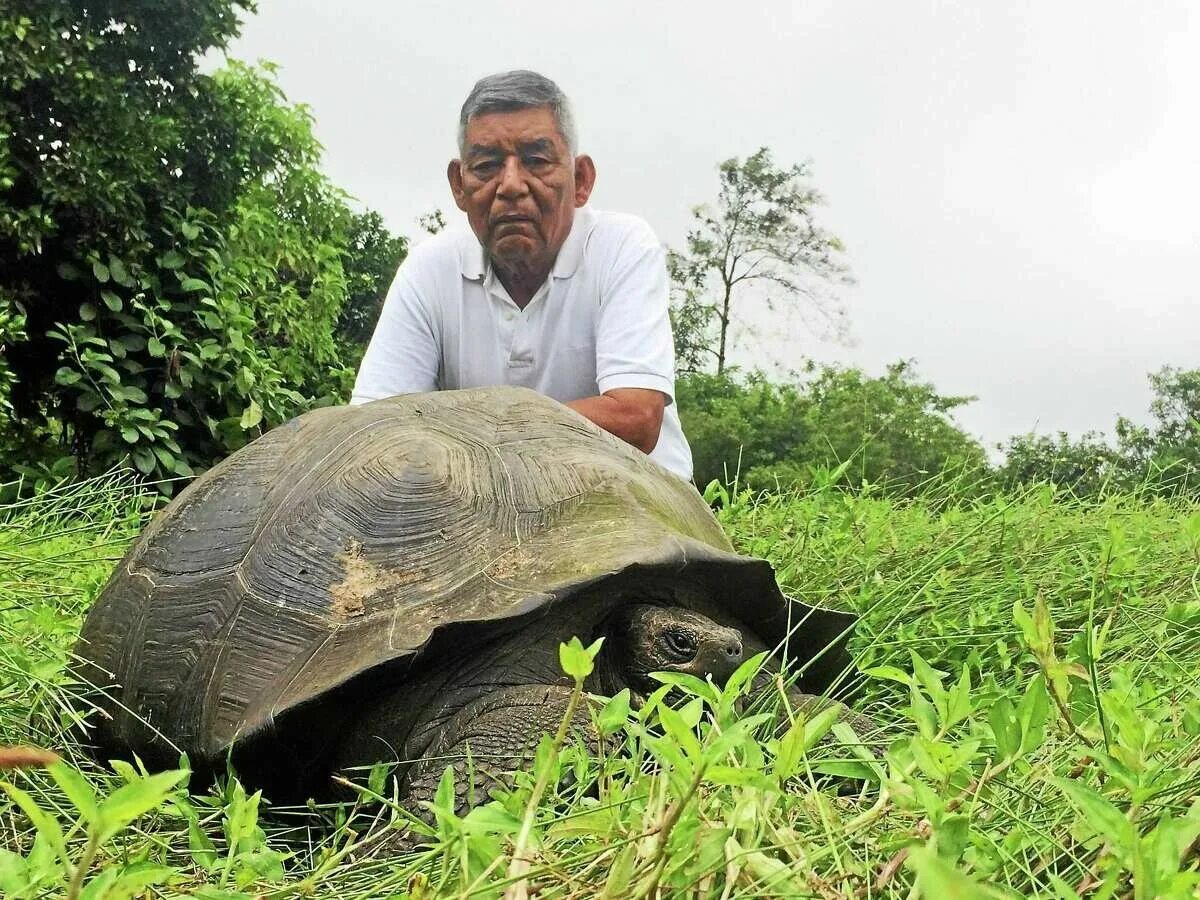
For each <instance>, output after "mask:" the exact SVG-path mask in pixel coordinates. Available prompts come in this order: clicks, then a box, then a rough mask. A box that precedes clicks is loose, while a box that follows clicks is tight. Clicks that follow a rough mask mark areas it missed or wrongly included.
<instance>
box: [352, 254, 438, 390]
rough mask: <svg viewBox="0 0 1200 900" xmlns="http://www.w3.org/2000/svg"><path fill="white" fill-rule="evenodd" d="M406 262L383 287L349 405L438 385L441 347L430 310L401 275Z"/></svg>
mask: <svg viewBox="0 0 1200 900" xmlns="http://www.w3.org/2000/svg"><path fill="white" fill-rule="evenodd" d="M410 264H411V263H410V261H409V260H406V261H405V262H404V263H402V264H401V266H400V269H399V271H398V272H397V273H396V277H395V279H394V280H393V281H392V286H391V287H390V288H389V289H388V294H387V298H386V299H385V300H384V302H383V310H382V311H381V312H380V314H379V322H378V324H377V325H376V326H375V332H374V333H373V334H372V335H371V343H370V344H368V345H367V352H366V353H365V354H364V355H363V360H362V363H361V364H360V365H359V367H358V377H357V378H356V379H355V381H354V391H353V393H352V395H351V397H350V402H351V403H352V404H354V403H366V402H368V401H370V400H379V399H381V398H383V397H394V396H395V395H397V394H418V393H423V392H425V391H432V390H434V389H435V388H436V387H437V377H438V364H439V361H440V358H441V349H440V347H439V345H438V340H437V337H436V336H435V334H434V330H433V324H432V322H431V319H430V315H429V311H428V310H427V309H426V308H425V306H424V304H422V303H421V299H420V297H419V296H418V295H417V291H416V290H415V288H414V286H413V284H412V281H411V278H410V275H409V272H407V271H406V268H405V267H406V265H410Z"/></svg>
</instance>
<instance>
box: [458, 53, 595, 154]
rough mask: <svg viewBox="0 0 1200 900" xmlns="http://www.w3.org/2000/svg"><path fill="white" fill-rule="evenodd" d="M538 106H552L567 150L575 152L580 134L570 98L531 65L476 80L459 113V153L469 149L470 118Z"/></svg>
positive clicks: (551, 110) (552, 111) (551, 109)
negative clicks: (528, 67) (532, 70)
mask: <svg viewBox="0 0 1200 900" xmlns="http://www.w3.org/2000/svg"><path fill="white" fill-rule="evenodd" d="M538 106H548V107H550V112H551V113H553V115H554V121H556V122H557V123H558V130H559V132H560V133H561V134H562V137H563V140H565V141H566V142H567V150H568V152H570V153H571V155H572V156H573V155H574V154H575V148H576V145H577V144H578V136H577V135H576V133H575V116H574V114H573V113H572V112H571V102H570V101H569V100H568V99H567V95H566V94H564V93H563V92H562V89H561V88H560V87H559V86H558V85H557V84H555V83H554V82H553V81H551V80H550V79H549V78H547V77H546V76H545V75H539V74H538V73H537V72H530V71H529V70H528V69H514V70H513V71H511V72H499V73H497V74H495V75H488V76H487V77H485V78H480V79H479V80H478V81H477V82H475V87H473V88H471V93H470V94H468V95H467V99H466V100H465V101H464V102H463V105H462V110H461V111H460V112H459V114H458V153H459V155H460V156H462V155H464V154H465V153H466V150H467V122H469V121H470V120H471V119H473V118H475V117H476V116H482V115H485V114H486V113H494V112H514V111H516V110H518V109H532V108H534V107H538Z"/></svg>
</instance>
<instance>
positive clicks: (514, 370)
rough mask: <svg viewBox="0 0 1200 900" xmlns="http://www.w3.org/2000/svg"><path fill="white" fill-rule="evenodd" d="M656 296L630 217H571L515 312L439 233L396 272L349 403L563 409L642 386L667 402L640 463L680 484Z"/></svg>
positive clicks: (582, 213) (646, 250) (652, 243)
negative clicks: (526, 402)
mask: <svg viewBox="0 0 1200 900" xmlns="http://www.w3.org/2000/svg"><path fill="white" fill-rule="evenodd" d="M668 297H669V285H668V281H667V268H666V259H665V254H664V251H663V248H662V245H661V244H659V242H658V239H657V238H656V237H655V236H654V232H653V231H651V230H650V226H649V225H647V224H646V223H645V222H643V221H642V220H641V219H639V218H637V217H635V216H628V215H621V214H618V213H608V212H600V211H598V210H592V209H590V208H589V207H587V206H584V207H582V208H581V209H577V210H575V219H574V222H573V223H572V225H571V233H570V234H569V235H568V236H567V240H566V241H565V242H564V244H563V246H562V249H561V250H559V252H558V258H557V259H556V260H555V262H554V269H553V271H552V272H551V273H550V277H549V278H547V279H546V283H545V284H543V285H542V287H541V288H540V289H539V290H538V292H537V293H536V294H535V295H534V296H533V299H532V300H530V302H529V303H528V305H526V307H525V308H524V309H521V308H520V307H518V306H517V304H516V303H514V302H513V300H512V298H511V297H510V296H509V294H508V291H507V290H506V289H505V287H504V285H503V284H501V283H500V280H499V279H498V278H497V277H496V275H495V272H493V271H492V268H491V266H490V265H489V264H488V260H487V258H486V255H485V254H484V251H483V248H482V247H481V246H480V244H479V241H478V240H477V239H476V237H475V235H474V234H472V233H471V232H470V231H463V230H457V229H455V230H446V231H443V232H441V233H440V234H438V235H436V236H434V237H433V238H431V239H429V240H427V241H425V242H424V243H422V244H420V245H419V246H417V247H415V248H413V250H412V252H410V253H409V255H408V257H407V258H406V259H405V260H404V262H403V263H402V264H401V265H400V269H399V271H398V272H397V273H396V278H395V280H394V281H393V282H392V286H391V289H390V290H389V291H388V295H387V299H386V300H385V301H384V304H383V312H382V313H381V315H380V317H379V324H378V325H377V326H376V327H375V333H374V335H372V337H371V343H370V344H369V345H368V347H367V352H366V355H365V356H364V357H363V361H362V365H361V366H360V367H359V370H358V378H357V380H356V381H355V383H354V393H353V395H352V397H351V400H350V402H351V403H366V402H367V401H369V400H378V399H381V398H383V397H391V396H394V395H396V394H410V393H419V392H424V391H433V390H456V389H459V388H474V387H487V386H491V385H499V384H511V385H517V386H520V387H527V388H532V389H533V390H535V391H538V392H539V393H542V394H545V395H547V396H549V397H553V398H554V399H555V400H558V401H560V402H564V403H565V402H569V401H571V400H579V399H581V398H583V397H593V396H595V395H597V394H603V393H604V392H605V391H611V390H613V389H614V388H651V389H653V390H656V391H661V392H662V393H663V394H665V395H666V396H667V398H668V404H667V407H666V409H665V410H664V412H663V423H662V431H661V432H660V434H659V438H658V444H657V445H656V446H655V447H654V450H653V451H652V452H651V453H650V458H651V459H652V460H654V461H655V462H657V463H658V464H659V465H661V466H663V467H664V468H666V469H668V470H670V471H672V472H674V473H675V474H676V475H679V476H680V477H681V478H684V479H690V478H691V477H692V451H691V448H689V447H688V444H687V440H686V439H685V438H684V436H683V429H682V428H681V427H680V425H679V413H678V412H677V411H676V408H675V404H674V398H675V348H674V344H673V342H672V339H671V324H670V319H669V318H668V316H667V304H668Z"/></svg>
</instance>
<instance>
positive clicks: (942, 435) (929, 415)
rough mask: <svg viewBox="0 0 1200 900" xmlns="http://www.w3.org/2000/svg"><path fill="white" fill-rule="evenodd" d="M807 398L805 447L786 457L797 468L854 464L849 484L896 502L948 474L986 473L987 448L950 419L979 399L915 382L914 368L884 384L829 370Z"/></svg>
mask: <svg viewBox="0 0 1200 900" xmlns="http://www.w3.org/2000/svg"><path fill="white" fill-rule="evenodd" d="M805 393H806V396H807V397H808V399H809V405H808V408H807V409H806V410H805V416H804V424H805V429H804V432H805V439H804V442H803V443H802V444H800V445H799V446H798V447H796V448H795V449H794V450H793V451H792V452H791V453H790V454H788V459H789V461H790V462H791V463H792V464H793V467H794V466H796V465H797V464H799V465H801V466H803V467H804V468H805V469H806V470H812V469H826V470H828V469H836V468H837V467H838V466H840V465H841V464H842V463H849V465H848V467H847V469H846V477H847V478H848V479H850V482H851V483H853V484H860V483H862V482H868V483H870V484H874V485H877V486H880V487H882V488H884V489H885V490H886V492H888V493H890V494H893V495H907V494H910V493H912V492H914V491H915V490H916V489H917V488H918V487H919V486H920V485H922V484H924V483H925V482H927V481H930V480H931V479H933V478H935V477H937V476H939V475H941V474H942V473H945V472H959V471H962V470H969V471H975V472H984V471H986V470H987V459H986V455H985V454H984V451H983V448H982V447H981V446H980V444H979V443H978V442H977V441H976V440H974V439H973V438H971V437H970V436H968V435H967V434H965V433H964V432H963V431H962V429H961V428H959V427H958V425H957V424H955V422H954V421H953V419H952V418H951V414H952V413H953V411H954V410H955V409H958V408H960V407H962V406H965V405H966V404H968V403H970V402H971V401H972V400H974V399H975V398H974V397H965V396H948V395H943V394H940V393H938V391H937V390H936V388H934V386H933V385H932V384H929V383H927V382H923V381H920V380H919V379H918V378H917V376H916V371H915V369H914V367H913V364H912V363H911V362H910V361H900V362H897V363H893V364H892V365H889V366H888V367H887V370H886V372H885V373H884V374H883V375H882V376H881V377H871V376H868V375H866V374H865V373H864V372H862V371H861V370H859V369H856V368H838V367H834V366H824V367H822V368H821V369H820V370H819V372H818V373H817V377H816V378H815V379H813V380H812V381H811V382H809V383H808V384H807V385H806V390H805Z"/></svg>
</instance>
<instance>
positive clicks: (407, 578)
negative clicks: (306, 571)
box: [329, 541, 421, 619]
mask: <svg viewBox="0 0 1200 900" xmlns="http://www.w3.org/2000/svg"><path fill="white" fill-rule="evenodd" d="M341 560H342V565H343V567H344V568H343V572H344V573H345V578H343V579H342V581H340V582H338V583H337V584H334V585H332V586H331V587H330V588H329V594H330V596H331V598H332V600H333V602H332V603H331V605H330V610H331V611H332V612H333V614H334V615H335V616H340V617H342V618H346V619H349V618H353V617H354V616H361V615H362V614H363V613H364V612H366V601H367V600H369V599H370V598H371V597H374V596H375V595H376V594H380V593H382V592H384V591H387V590H390V589H392V588H396V587H400V586H401V585H405V584H412V583H413V582H414V581H419V580H420V579H421V573H419V572H411V571H408V570H405V569H385V568H383V567H382V566H378V565H376V564H375V563H373V562H371V561H370V560H369V559H367V558H366V556H365V555H364V553H363V546H362V544H360V543H359V542H358V541H351V542H350V543H349V544H347V545H346V550H345V552H344V553H342V555H341Z"/></svg>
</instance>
